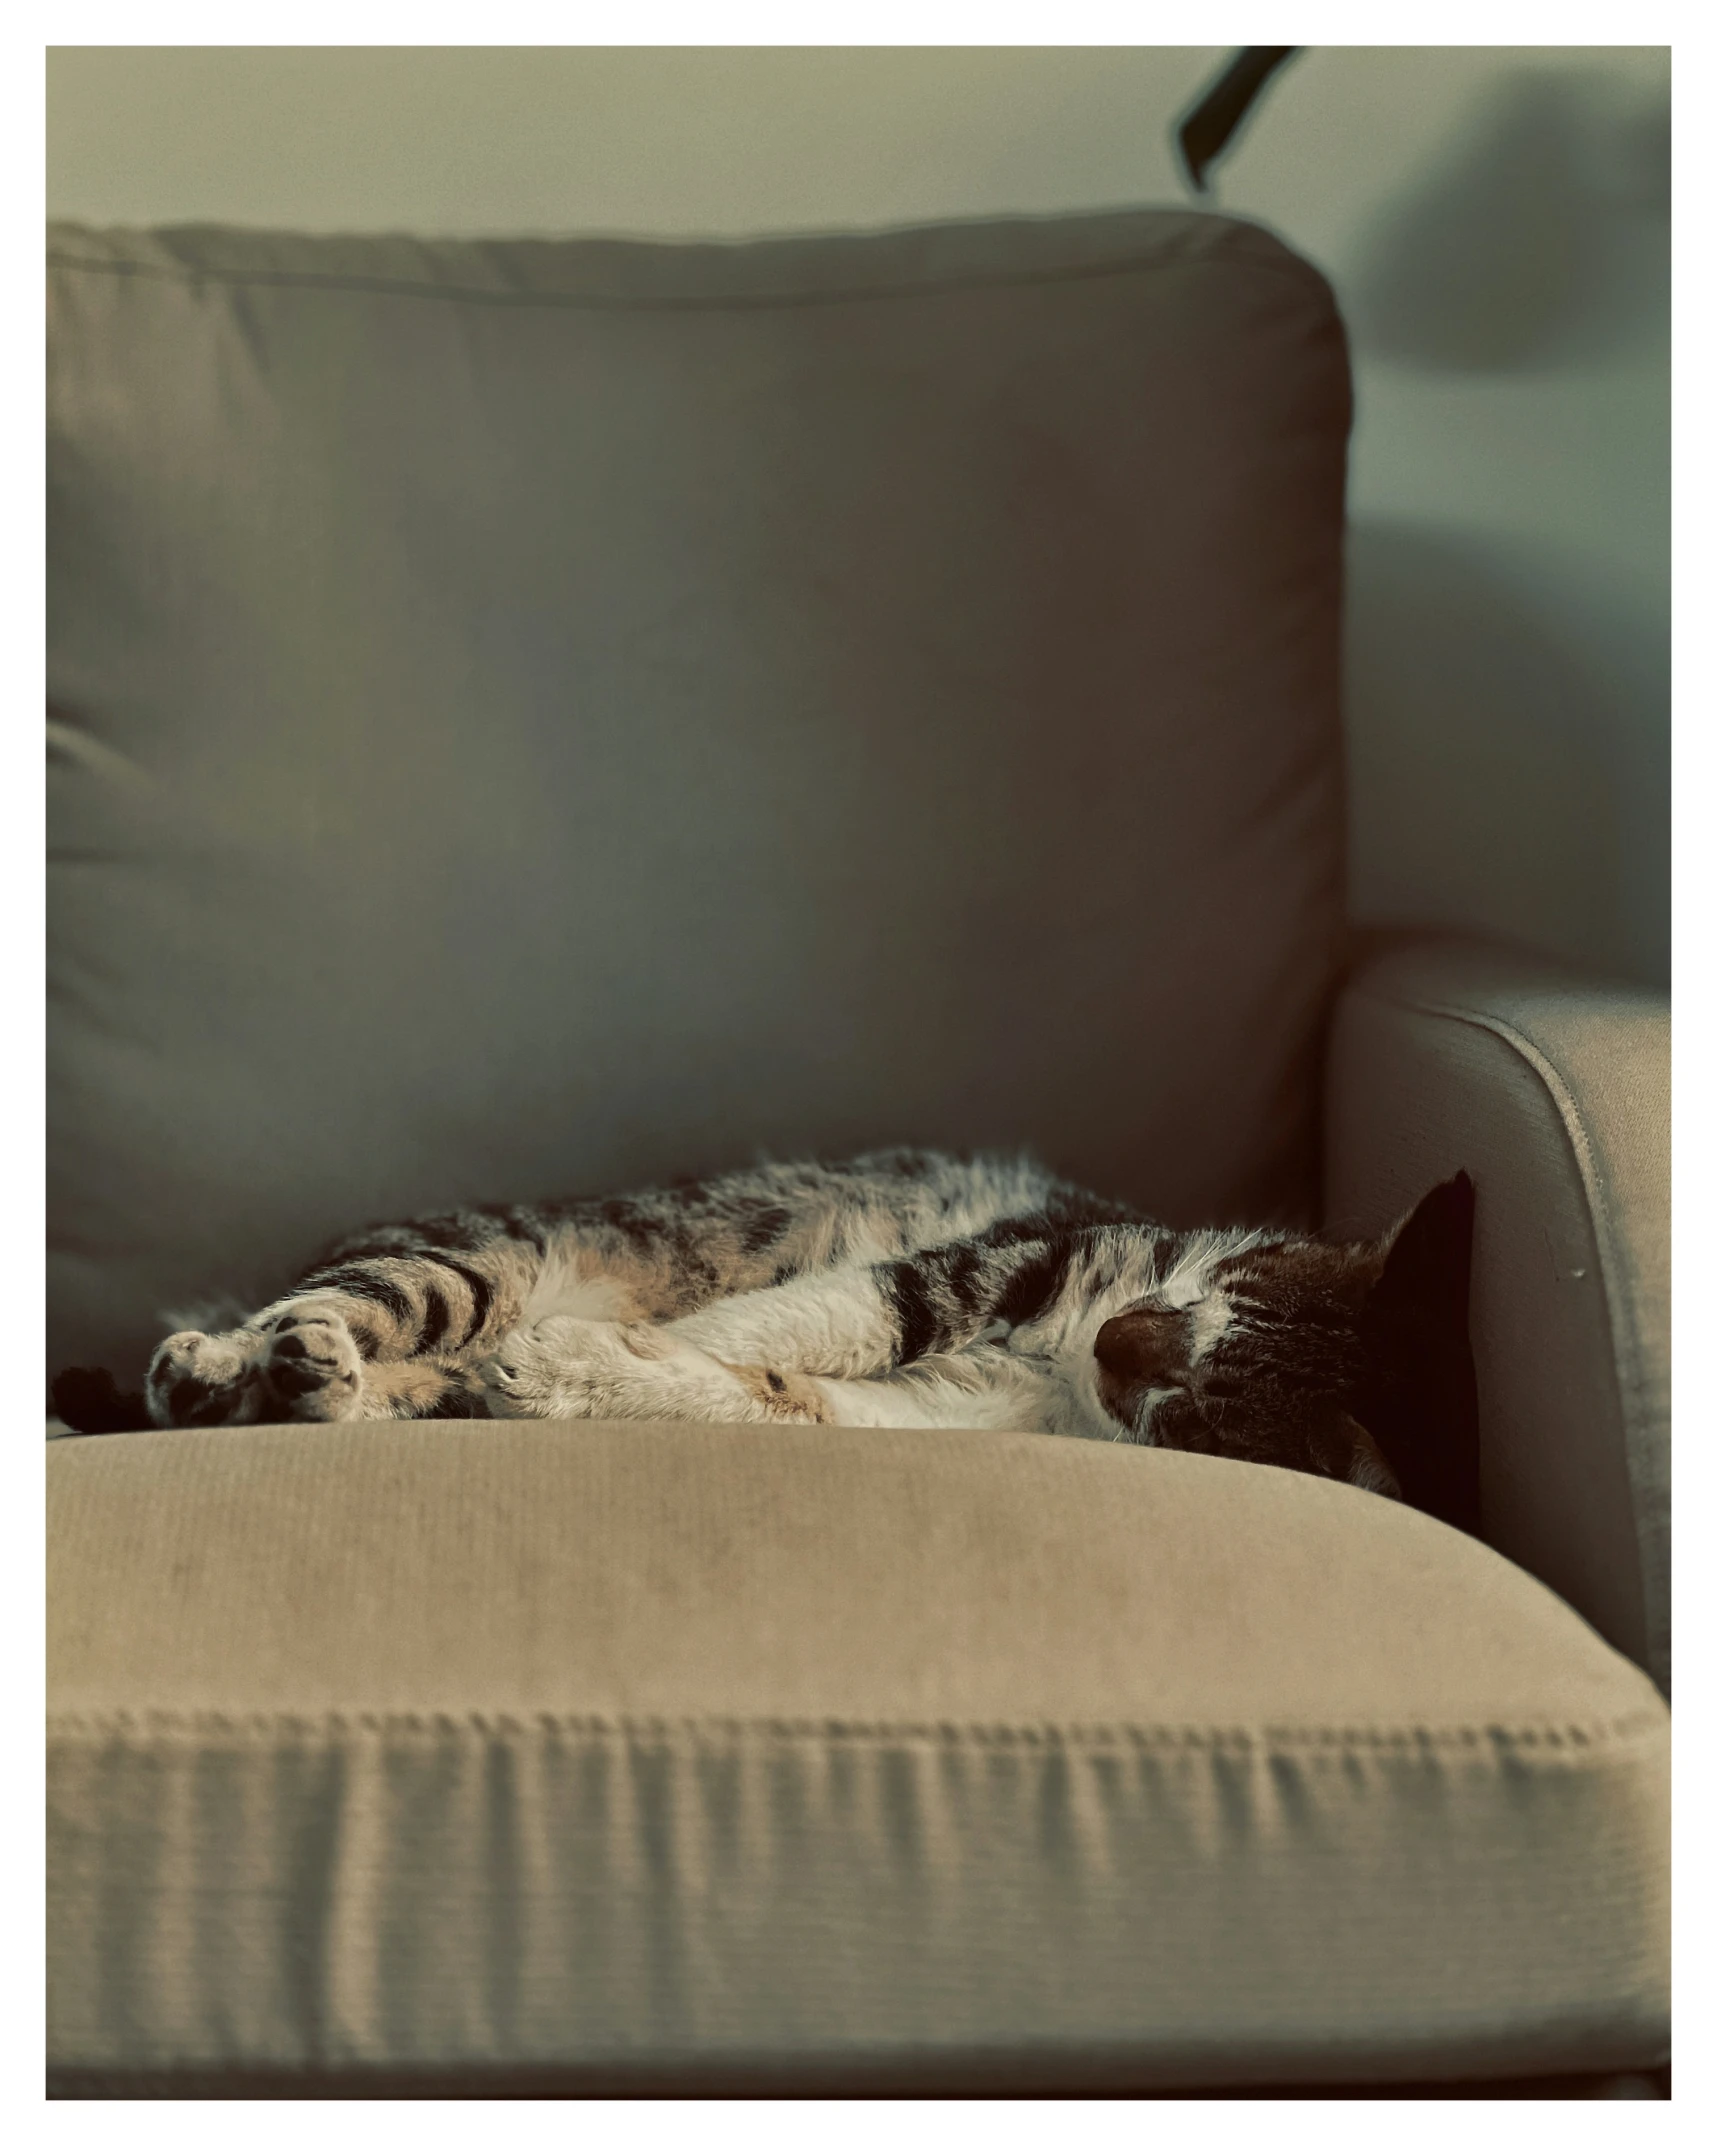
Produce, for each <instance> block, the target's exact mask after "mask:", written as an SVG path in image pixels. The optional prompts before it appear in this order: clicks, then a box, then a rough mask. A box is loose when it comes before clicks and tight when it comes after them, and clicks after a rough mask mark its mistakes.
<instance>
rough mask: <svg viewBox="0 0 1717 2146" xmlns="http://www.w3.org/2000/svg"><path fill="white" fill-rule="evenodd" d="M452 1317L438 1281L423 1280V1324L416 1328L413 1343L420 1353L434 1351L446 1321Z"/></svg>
mask: <svg viewBox="0 0 1717 2146" xmlns="http://www.w3.org/2000/svg"><path fill="white" fill-rule="evenodd" d="M452 1317H453V1313H452V1309H451V1307H450V1306H449V1304H448V1302H447V1292H446V1290H445V1289H443V1288H442V1286H441V1284H440V1283H439V1282H425V1283H424V1285H423V1324H422V1326H421V1327H419V1329H418V1334H417V1341H416V1343H415V1344H414V1346H415V1348H416V1350H417V1352H418V1353H419V1354H420V1355H423V1356H428V1355H430V1354H431V1353H432V1352H433V1351H434V1348H435V1345H436V1343H437V1342H438V1341H439V1340H440V1339H441V1337H442V1335H443V1334H445V1333H446V1331H447V1327H448V1322H449V1321H450V1320H451V1319H452Z"/></svg>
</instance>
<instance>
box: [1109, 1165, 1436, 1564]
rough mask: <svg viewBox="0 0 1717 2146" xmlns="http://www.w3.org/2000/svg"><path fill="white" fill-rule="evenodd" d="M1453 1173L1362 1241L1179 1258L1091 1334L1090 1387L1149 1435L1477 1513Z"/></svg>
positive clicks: (1254, 1247) (1129, 1431)
mask: <svg viewBox="0 0 1717 2146" xmlns="http://www.w3.org/2000/svg"><path fill="white" fill-rule="evenodd" d="M1472 1226H1473V1187H1472V1180H1471V1179H1470V1178H1469V1177H1468V1176H1467V1175H1466V1173H1465V1171H1463V1172H1462V1173H1461V1174H1460V1175H1459V1176H1458V1177H1453V1178H1451V1179H1450V1180H1449V1181H1448V1183H1447V1184H1443V1185H1439V1186H1437V1188H1436V1189H1435V1191H1433V1192H1429V1193H1427V1194H1426V1195H1425V1197H1424V1199H1422V1200H1421V1201H1420V1202H1419V1204H1418V1206H1417V1207H1415V1208H1414V1210H1413V1211H1412V1213H1411V1214H1410V1215H1407V1216H1406V1217H1404V1218H1403V1219H1402V1220H1401V1221H1400V1222H1398V1223H1397V1224H1396V1225H1395V1227H1394V1228H1393V1229H1391V1230H1389V1231H1387V1232H1386V1233H1385V1234H1384V1235H1383V1236H1382V1237H1379V1238H1376V1239H1374V1240H1372V1241H1370V1242H1368V1243H1363V1244H1325V1243H1322V1242H1320V1241H1319V1240H1317V1239H1315V1238H1310V1237H1286V1236H1284V1237H1271V1238H1266V1239H1264V1240H1262V1241H1254V1242H1252V1243H1251V1244H1249V1245H1245V1246H1243V1247H1242V1248H1241V1249H1238V1250H1236V1251H1235V1252H1233V1253H1231V1254H1228V1255H1226V1256H1223V1255H1222V1254H1221V1252H1220V1249H1219V1250H1218V1251H1217V1253H1216V1255H1215V1256H1213V1257H1209V1258H1206V1259H1203V1260H1200V1261H1197V1262H1195V1263H1192V1265H1191V1266H1190V1267H1185V1266H1183V1267H1182V1268H1181V1269H1179V1270H1177V1269H1176V1268H1175V1267H1174V1266H1173V1265H1171V1266H1170V1268H1169V1271H1168V1273H1166V1274H1165V1275H1164V1277H1163V1281H1162V1283H1161V1285H1160V1286H1159V1287H1158V1289H1157V1290H1156V1291H1154V1292H1153V1294H1152V1295H1150V1296H1148V1297H1146V1298H1144V1299H1142V1300H1141V1301H1140V1302H1139V1303H1137V1304H1135V1305H1132V1306H1130V1307H1129V1308H1128V1309H1127V1310H1126V1311H1124V1312H1122V1313H1120V1314H1119V1316H1118V1317H1116V1318H1113V1319H1110V1320H1108V1321H1107V1322H1106V1323H1105V1325H1104V1326H1103V1327H1102V1328H1101V1330H1100V1331H1099V1333H1098V1335H1097V1340H1096V1352H1097V1366H1098V1372H1097V1378H1098V1391H1099V1393H1100V1394H1101V1396H1102V1400H1103V1404H1104V1406H1105V1407H1106V1408H1107V1409H1108V1411H1109V1413H1110V1414H1111V1415H1113V1416H1114V1417H1115V1418H1116V1419H1117V1420H1118V1421H1119V1422H1120V1423H1121V1425H1122V1426H1123V1429H1124V1433H1125V1435H1126V1436H1128V1437H1130V1438H1132V1439H1134V1440H1136V1441H1137V1442H1138V1443H1140V1444H1143V1445H1156V1446H1170V1447H1173V1448H1176V1449H1178V1450H1179V1451H1182V1452H1189V1453H1214V1454H1220V1455H1223V1456H1225V1457H1227V1458H1230V1459H1235V1460H1251V1461H1263V1462H1267V1463H1269V1464H1271V1465H1273V1466H1275V1467H1279V1468H1295V1469H1299V1470H1301V1471H1303V1472H1304V1473H1307V1474H1310V1475H1325V1476H1332V1477H1334V1478H1335V1479H1336V1480H1338V1481H1341V1482H1348V1483H1357V1484H1359V1485H1360V1486H1361V1487H1362V1488H1364V1489H1366V1490H1375V1491H1379V1492H1381V1493H1382V1494H1383V1495H1384V1496H1386V1497H1395V1498H1405V1499H1406V1501H1407V1502H1408V1503H1409V1504H1412V1505H1417V1506H1420V1507H1422V1508H1423V1509H1425V1510H1426V1511H1429V1512H1433V1513H1436V1514H1437V1516H1438V1517H1439V1518H1441V1519H1445V1520H1448V1521H1451V1522H1452V1523H1453V1524H1454V1525H1456V1526H1458V1527H1464V1528H1468V1529H1475V1530H1476V1527H1477V1525H1478V1424H1477V1401H1476V1394H1475V1391H1474V1382H1473V1370H1472V1351H1471V1347H1470V1345H1469V1342H1468V1338H1467V1286H1468V1278H1469V1274H1470V1271H1471V1263H1472Z"/></svg>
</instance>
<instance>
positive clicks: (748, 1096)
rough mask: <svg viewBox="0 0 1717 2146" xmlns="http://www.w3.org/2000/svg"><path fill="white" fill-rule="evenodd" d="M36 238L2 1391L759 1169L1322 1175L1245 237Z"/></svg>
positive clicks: (1052, 233)
mask: <svg viewBox="0 0 1717 2146" xmlns="http://www.w3.org/2000/svg"><path fill="white" fill-rule="evenodd" d="M50 255H51V258H50V266H51V307H50V323H51V348H50V358H49V425H50V429H49V450H48V454H49V504H50V522H49V574H50V589H51V601H50V621H49V629H50V630H49V643H50V646H49V680H50V699H51V702H52V741H53V749H54V762H53V775H52V790H51V814H52V819H51V835H52V858H53V883H52V903H51V916H52V944H51V957H50V958H51V972H52V976H53V999H52V1030H51V1039H50V1040H51V1052H52V1059H51V1066H52V1071H51V1092H52V1096H53V1109H52V1122H51V1128H50V1144H51V1163H50V1200H51V1226H52V1246H51V1269H50V1276H51V1279H50V1305H51V1312H50V1348H51V1353H52V1363H51V1365H50V1369H54V1370H57V1369H58V1368H59V1367H60V1366H61V1365H63V1364H65V1363H68V1362H97V1363H104V1364H107V1365H109V1366H110V1367H111V1368H113V1369H114V1370H115V1371H116V1372H118V1373H119V1374H120V1375H121V1377H122V1380H125V1379H128V1378H130V1377H131V1376H134V1375H135V1373H136V1371H137V1370H138V1369H139V1368H140V1366H141V1361H142V1359H143V1357H144V1355H145V1353H146V1351H147V1349H148V1347H149V1346H150V1345H151V1344H152V1342H153V1341H154V1340H155V1339H156V1338H158V1337H159V1334H160V1331H161V1328H160V1325H159V1323H158V1322H159V1316H160V1315H161V1314H162V1313H163V1312H179V1311H182V1310H183V1309H185V1308H187V1307H188V1305H189V1304H190V1303H193V1302H195V1300H197V1299H199V1298H201V1297H203V1296H205V1295H206V1294H207V1293H208V1292H211V1291H217V1290H229V1289H230V1290H234V1291H237V1292H239V1293H241V1294H249V1295H251V1297H252V1299H253V1301H260V1300H261V1298H262V1297H263V1296H265V1295H266V1294H268V1293H272V1292H273V1290H274V1289H275V1288H276V1287H277V1286H279V1285H280V1284H281V1283H283V1282H284V1281H285V1280H286V1279H287V1278H288V1276H289V1275H290V1273H291V1272H293V1271H295V1270H296V1269H297V1268H298V1267H299V1266H300V1265H301V1264H302V1263H303V1262H304V1261H306V1260H307V1259H308V1258H309V1257H310V1256H312V1255H313V1254H314V1252H315V1251H316V1250H317V1249H318V1248H319V1246H320V1245H321V1244H322V1242H323V1241H325V1239H326V1238H328V1237H329V1236H330V1235H332V1234H334V1233H336V1232H338V1231H341V1230H344V1229H346V1228H348V1227H351V1226H355V1225H359V1224H362V1223H364V1222H366V1221H370V1220H374V1219H378V1218H382V1217H388V1216H395V1215H400V1214H405V1213H410V1212H413V1211H417V1212H421V1211H424V1210H426V1209H432V1208H434V1207H436V1206H438V1205H445V1204H450V1203H453V1202H455V1201H458V1200H463V1199H482V1200H502V1199H515V1198H526V1197H541V1196H544V1195H547V1194H551V1193H555V1192H571V1191H618V1190H624V1189H628V1188H630V1187H632V1186H637V1185H642V1184H648V1183H653V1182H658V1181H660V1180H662V1179H664V1178H666V1177H670V1176H673V1175H676V1174H680V1173H683V1172H698V1171H704V1170H710V1169H715V1168H720V1167H729V1166H732V1165H734V1164H737V1163H741V1162H746V1161H749V1160H752V1159H753V1158H754V1157H755V1155H756V1153H757V1151H758V1150H759V1149H767V1150H769V1151H770V1152H772V1153H775V1154H788V1153H794V1152H804V1151H813V1150H820V1151H823V1152H832V1153H839V1152H843V1151H852V1150H854V1149H857V1148H860V1147H862V1146H865V1145H867V1144H874V1143H880V1142H885V1141H891V1140H911V1141H919V1142H924V1143H930V1144H944V1145H953V1146H961V1147H969V1146H980V1145H990V1144H1004V1145H1005V1144H1028V1145H1032V1146H1035V1147H1036V1148H1037V1149H1038V1150H1039V1151H1040V1152H1041V1153H1042V1154H1043V1155H1044V1157H1045V1159H1046V1160H1048V1161H1050V1162H1052V1163H1053V1164H1054V1165H1056V1166H1057V1167H1059V1168H1060V1169H1062V1170H1064V1171H1066V1172H1067V1173H1068V1174H1070V1175H1072V1176H1074V1177H1077V1178H1082V1179H1086V1180H1089V1181H1092V1182H1094V1183H1096V1184H1098V1185H1100V1186H1102V1187H1103V1188H1104V1189H1106V1190H1109V1191H1111V1192H1114V1193H1118V1194H1124V1195H1130V1196H1132V1197H1134V1198H1136V1199H1138V1200H1141V1201H1142V1202H1144V1203H1145V1204H1146V1205H1147V1206H1148V1207H1149V1208H1151V1209H1152V1210H1154V1211H1156V1212H1159V1213H1161V1214H1162V1215H1163V1216H1164V1217H1165V1218H1166V1219H1169V1220H1171V1221H1208V1220H1215V1219H1220V1218H1223V1217H1227V1216H1233V1215H1239V1214H1243V1213H1244V1214H1259V1213H1263V1212H1268V1211H1282V1212H1291V1211H1302V1212H1306V1213H1309V1212H1310V1211H1311V1210H1312V1208H1313V1207H1314V1206H1315V1197H1316V1195H1315V1131H1316V1115H1317V1073H1316V1053H1317V1046H1318V1040H1319V1034H1320V1024H1321V1022H1322V1020H1323V1019H1324V1017H1325V1015H1326V1013H1327V1003H1328V995H1329V991H1330V989H1331V987H1332V983H1333V977H1334V964H1335V962H1336V959H1337V957H1338V934H1339V924H1340V909H1341V865H1340V853H1341V842H1340V782H1339V733H1338V723H1337V710H1336V668H1337V666H1336V652H1337V612H1338V597H1339V582H1340V541H1341V515H1342V485H1343V463H1344V445H1345V437H1346V431H1347V424H1348V414H1349V394H1348V376H1347V369H1346V359H1345V352H1344V346H1343V338H1342V333H1341V328H1340V324H1339V321H1338V319H1337V317H1336V314H1335V311H1334V307H1333V305H1332V303H1331V299H1330V296H1329V293H1328V290H1327V289H1326V287H1325V285H1324V284H1323V282H1322V281H1321V280H1320V278H1319V277H1318V276H1317V275H1316V273H1315V272H1314V271H1313V270H1311V269H1310V268H1308V267H1307V266H1306V265H1305V264H1304V263H1303V262H1301V261H1299V260H1297V259H1296V258H1295V257H1293V256H1292V255H1291V254H1289V253H1288V252H1287V251H1286V250H1285V249H1284V248H1283V247H1282V246H1281V245H1280V244H1278V243H1277V242H1276V241H1275V240H1274V239H1273V238H1271V237H1270V236H1269V235H1267V234H1266V233H1265V232H1263V231H1261V230H1258V229H1256V228H1253V227H1250V226H1246V225H1243V224H1237V223H1233V222H1230V221H1227V220H1225V219H1222V218H1218V217H1211V216H1202V215H1193V214H1185V215H1183V214H1132V213H1129V214H1124V215H1111V216H1098V217H1091V218H1074V219H1056V220H1052V221H1049V222H1046V223H1041V224H1037V223H1029V222H1019V223H1004V224H980V225H970V226H955V227H948V228H938V229H928V230H921V231H907V232H902V233H892V234H884V235H880V236H875V237H837V238H829V239H818V240H794V241H788V242H770V243H763V244H756V245H744V246H726V245H707V246H677V245H674V246H659V245H650V244H631V243H627V244H621V243H608V242H600V243H599V242H573V243H558V242H556V243H548V242H521V243H513V242H506V243H501V242H496V243H479V242H457V243H453V242H449V243H428V242H419V241H416V240H412V239H406V238H375V239H367V238H366V239H356V238H327V239H318V238H303V237H286V236H278V235H272V234H267V233H257V232H245V231H230V230H218V229H202V228H199V229H181V230H172V231H162V232H155V233H138V232H117V231H93V230H88V229H83V228H77V227H70V226H63V225H62V226H56V227H55V229H54V232H53V236H52V243H51V249H50ZM194 1323H200V1322H194Z"/></svg>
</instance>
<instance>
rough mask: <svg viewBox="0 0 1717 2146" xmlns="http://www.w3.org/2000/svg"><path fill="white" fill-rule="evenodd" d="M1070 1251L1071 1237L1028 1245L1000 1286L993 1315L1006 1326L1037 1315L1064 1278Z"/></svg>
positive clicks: (1021, 1322)
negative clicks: (1026, 1250)
mask: <svg viewBox="0 0 1717 2146" xmlns="http://www.w3.org/2000/svg"><path fill="white" fill-rule="evenodd" d="M1073 1250H1074V1240H1073V1239H1072V1238H1071V1237H1052V1238H1050V1239H1049V1240H1048V1241H1047V1242H1044V1243H1039V1244H1036V1245H1034V1246H1032V1248H1031V1249H1030V1250H1029V1251H1028V1252H1026V1254H1025V1256H1024V1257H1023V1258H1022V1259H1021V1261H1020V1263H1019V1265H1018V1266H1016V1267H1015V1268H1014V1270H1013V1272H1012V1273H1011V1274H1010V1275H1009V1276H1008V1278H1007V1280H1006V1282H1004V1283H1003V1285H1002V1288H1001V1292H1000V1294H999V1295H998V1297H997V1299H996V1316H997V1318H998V1319H1005V1320H1006V1321H1007V1323H1008V1324H1009V1326H1025V1325H1028V1324H1029V1323H1030V1322H1031V1321H1032V1320H1033V1319H1035V1318H1037V1317H1038V1315H1039V1314H1040V1313H1041V1312H1042V1311H1043V1309H1044V1307H1045V1306H1046V1305H1047V1304H1048V1303H1050V1302H1051V1300H1052V1299H1053V1298H1054V1296H1055V1294H1056V1292H1057V1291H1058V1290H1059V1289H1060V1288H1061V1286H1062V1284H1063V1283H1064V1282H1065V1281H1066V1279H1067V1269H1068V1266H1069V1264H1070V1263H1071V1261H1072V1258H1073Z"/></svg>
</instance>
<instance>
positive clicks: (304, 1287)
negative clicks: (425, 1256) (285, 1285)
mask: <svg viewBox="0 0 1717 2146" xmlns="http://www.w3.org/2000/svg"><path fill="white" fill-rule="evenodd" d="M393 1256H394V1257H395V1258H396V1259H397V1258H399V1257H400V1256H401V1255H400V1254H399V1253H395V1254H394V1255H393ZM293 1294H294V1295H295V1296H305V1297H307V1296H321V1295H328V1296H347V1297H357V1298H358V1299H359V1300H360V1302H363V1303H366V1304H379V1305H380V1306H381V1307H382V1309H383V1311H385V1312H389V1313H391V1314H392V1316H393V1318H394V1320H395V1321H396V1322H397V1323H398V1324H399V1325H400V1326H403V1327H408V1328H415V1326H416V1324H417V1306H416V1305H415V1304H414V1303H413V1302H412V1301H411V1298H410V1296H409V1295H408V1294H407V1293H406V1291H405V1290H403V1289H402V1288H401V1287H400V1286H399V1284H398V1282H390V1281H389V1280H388V1278H387V1276H386V1275H385V1274H377V1273H376V1272H375V1271H374V1270H373V1269H372V1268H369V1267H330V1268H328V1269H327V1270H326V1271H324V1272H323V1273H321V1274H307V1275H306V1276H305V1277H304V1279H303V1281H301V1282H300V1283H299V1284H298V1287H297V1288H296V1289H295V1290H294V1291H293Z"/></svg>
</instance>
